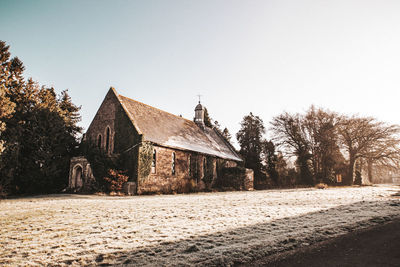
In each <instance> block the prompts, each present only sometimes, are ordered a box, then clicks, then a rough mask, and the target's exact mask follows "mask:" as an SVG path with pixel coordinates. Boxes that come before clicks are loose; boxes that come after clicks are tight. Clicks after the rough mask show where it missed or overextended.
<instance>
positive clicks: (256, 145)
mask: <svg viewBox="0 0 400 267" xmlns="http://www.w3.org/2000/svg"><path fill="white" fill-rule="evenodd" d="M240 124H241V128H240V130H239V132H238V133H237V134H236V138H237V140H238V142H239V145H240V151H239V153H240V154H241V155H242V156H243V158H244V160H245V167H246V168H249V169H253V170H254V179H255V182H256V184H257V183H258V182H259V181H261V180H262V173H261V168H262V164H261V152H262V143H263V139H262V138H263V134H264V133H265V127H264V124H263V121H262V120H261V119H260V118H259V117H258V116H255V115H253V113H251V112H250V114H249V115H247V116H245V117H244V118H243V120H242V122H241V123H240Z"/></svg>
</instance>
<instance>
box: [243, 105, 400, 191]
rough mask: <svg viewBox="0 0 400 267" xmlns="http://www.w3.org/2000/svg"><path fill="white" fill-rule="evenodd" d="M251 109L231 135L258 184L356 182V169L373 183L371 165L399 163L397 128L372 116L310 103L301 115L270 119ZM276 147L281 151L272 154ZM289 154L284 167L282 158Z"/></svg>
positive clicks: (358, 176) (391, 166)
mask: <svg viewBox="0 0 400 267" xmlns="http://www.w3.org/2000/svg"><path fill="white" fill-rule="evenodd" d="M269 130H270V134H269V135H270V136H271V137H272V138H271V140H266V139H265V138H264V134H265V127H264V125H263V121H262V120H261V119H260V118H259V117H258V116H255V115H253V114H252V113H250V114H249V115H247V116H245V117H244V118H243V121H242V122H241V129H240V131H239V132H238V133H237V134H236V137H237V139H238V141H239V144H240V151H239V152H240V154H241V155H242V156H243V157H244V159H245V166H246V167H247V168H251V169H253V170H254V172H255V180H256V181H255V182H256V185H257V186H258V187H259V188H264V187H268V186H293V185H315V184H317V183H327V184H338V183H337V178H338V176H339V177H343V180H342V182H341V183H340V184H342V185H352V184H361V172H362V171H363V170H365V173H367V175H366V176H367V177H365V178H366V181H369V182H372V179H373V177H372V175H373V168H374V167H375V166H379V167H385V168H386V169H393V170H396V169H397V168H398V166H399V162H400V153H399V152H400V150H399V144H400V138H399V133H400V128H399V126H398V125H388V124H386V123H383V122H380V121H377V120H376V119H374V118H370V117H362V116H355V115H354V116H346V115H342V114H338V113H336V112H331V111H327V110H324V109H321V108H316V107H314V106H311V107H310V108H309V110H308V111H307V112H305V113H304V114H299V113H297V114H290V113H287V112H284V113H282V114H280V115H278V116H276V117H274V118H273V120H272V122H271V123H270V129H269ZM277 149H279V151H280V152H277ZM288 158H294V159H295V162H294V163H295V164H294V167H292V168H288V164H287V161H286V160H285V159H288Z"/></svg>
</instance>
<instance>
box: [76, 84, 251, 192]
mask: <svg viewBox="0 0 400 267" xmlns="http://www.w3.org/2000/svg"><path fill="white" fill-rule="evenodd" d="M84 140H85V141H86V142H88V143H90V144H92V145H95V146H97V147H98V148H99V149H100V150H102V151H103V152H104V153H106V154H107V155H109V156H110V157H120V158H123V160H122V162H123V163H121V166H120V169H121V170H126V171H127V174H128V176H129V183H127V184H128V185H130V186H131V188H128V189H127V190H128V191H130V192H131V193H137V194H143V193H157V192H161V193H169V192H184V191H185V188H186V189H187V188H188V187H190V188H192V189H195V190H205V189H211V188H212V187H213V186H215V184H216V183H218V177H219V178H221V177H220V176H221V175H223V173H224V172H223V170H224V169H228V168H234V167H236V166H238V165H240V164H241V163H242V161H243V160H242V158H241V157H240V156H239V155H238V154H237V152H236V151H235V149H234V148H233V146H232V145H231V144H230V143H229V142H228V141H227V140H226V139H225V138H224V137H223V136H222V135H221V133H220V132H219V131H218V130H216V129H214V128H209V127H207V126H205V125H204V107H203V106H202V105H201V104H200V102H199V104H198V105H197V106H196V108H195V119H194V121H192V120H188V119H185V118H182V117H181V116H176V115H173V114H170V113H168V112H165V111H162V110H160V109H157V108H154V107H151V106H149V105H146V104H143V103H141V102H138V101H135V100H133V99H130V98H128V97H125V96H122V95H119V94H118V93H117V92H116V90H115V89H114V88H110V90H109V91H108V93H107V95H106V97H105V98H104V100H103V103H102V104H101V106H100V108H99V110H98V111H97V113H96V115H95V117H94V119H93V121H92V122H91V124H90V126H89V128H88V130H87V132H86V134H85V135H84ZM242 169H243V168H242ZM239 176H240V177H239V179H242V180H243V186H242V187H241V188H239V189H250V188H252V183H253V180H252V179H253V178H252V171H251V170H246V171H245V173H242V174H241V175H239ZM92 179H94V176H93V172H92V168H91V165H90V163H89V162H88V161H87V160H86V158H85V157H75V158H72V159H71V165H70V177H69V188H71V189H75V190H79V189H81V188H83V187H84V186H85V184H87V183H88V182H90V180H92ZM232 179H237V177H234V178H232ZM132 191H133V192H132ZM186 191H187V190H186Z"/></svg>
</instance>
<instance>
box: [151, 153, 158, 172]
mask: <svg viewBox="0 0 400 267" xmlns="http://www.w3.org/2000/svg"><path fill="white" fill-rule="evenodd" d="M156 160H157V152H156V150H155V149H154V150H153V161H152V162H151V173H156V164H157V162H156Z"/></svg>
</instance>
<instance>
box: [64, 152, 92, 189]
mask: <svg viewBox="0 0 400 267" xmlns="http://www.w3.org/2000/svg"><path fill="white" fill-rule="evenodd" d="M94 180H95V179H94V176H93V172H92V168H91V166H90V163H89V162H88V161H87V159H86V158H85V157H73V158H72V159H71V163H70V167H69V182H68V188H69V189H71V190H73V191H81V190H84V189H88V188H87V187H89V186H90V184H91V183H92V182H94Z"/></svg>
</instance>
